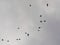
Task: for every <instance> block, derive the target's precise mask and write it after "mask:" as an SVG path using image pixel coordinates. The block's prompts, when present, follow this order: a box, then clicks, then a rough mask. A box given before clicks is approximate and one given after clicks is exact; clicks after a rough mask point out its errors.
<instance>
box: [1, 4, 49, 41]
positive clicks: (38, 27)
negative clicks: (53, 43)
mask: <svg viewBox="0 0 60 45" xmlns="http://www.w3.org/2000/svg"><path fill="white" fill-rule="evenodd" d="M31 6H32V5H31V4H29V7H31ZM46 6H47V7H48V3H47V4H46ZM40 18H42V15H40ZM42 22H46V20H43V21H42V20H40V23H42ZM17 29H18V30H19V29H20V27H18V28H17ZM40 29H41V27H38V31H40ZM25 34H26V35H27V36H29V35H30V34H29V33H27V32H25ZM16 40H21V39H20V38H17V39H16ZM1 41H4V39H3V38H2V39H1ZM7 42H10V41H9V40H7Z"/></svg>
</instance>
